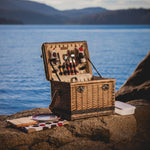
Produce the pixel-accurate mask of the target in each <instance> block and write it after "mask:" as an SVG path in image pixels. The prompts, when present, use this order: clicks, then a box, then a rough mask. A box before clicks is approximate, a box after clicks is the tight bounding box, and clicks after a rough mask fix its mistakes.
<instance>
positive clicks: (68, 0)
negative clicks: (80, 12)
mask: <svg viewBox="0 0 150 150" xmlns="http://www.w3.org/2000/svg"><path fill="white" fill-rule="evenodd" d="M30 1H37V2H40V3H45V4H47V5H50V6H52V7H54V8H56V9H59V10H66V9H74V8H75V9H80V8H86V7H104V8H107V9H123V8H125V9H126V8H141V7H143V8H150V0H30Z"/></svg>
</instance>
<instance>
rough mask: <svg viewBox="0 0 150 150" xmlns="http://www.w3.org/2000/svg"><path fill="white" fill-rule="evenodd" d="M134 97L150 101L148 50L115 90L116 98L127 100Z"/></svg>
mask: <svg viewBox="0 0 150 150" xmlns="http://www.w3.org/2000/svg"><path fill="white" fill-rule="evenodd" d="M135 99H145V100H149V101H150V52H149V53H148V54H147V56H146V57H145V58H144V59H143V60H142V61H141V62H140V63H139V65H138V66H137V67H136V69H135V71H134V72H133V74H132V75H131V76H130V77H129V78H128V79H127V81H126V82H125V83H124V84H123V86H122V87H121V88H120V89H119V90H118V91H117V92H116V100H119V101H124V102H127V101H130V100H135Z"/></svg>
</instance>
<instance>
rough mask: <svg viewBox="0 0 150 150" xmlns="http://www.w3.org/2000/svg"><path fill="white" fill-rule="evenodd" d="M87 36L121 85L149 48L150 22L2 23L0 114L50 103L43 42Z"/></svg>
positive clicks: (99, 64) (100, 63)
mask: <svg viewBox="0 0 150 150" xmlns="http://www.w3.org/2000/svg"><path fill="white" fill-rule="evenodd" d="M82 40H86V41H87V43H88V48H89V53H90V58H91V61H92V62H93V63H94V64H95V66H96V68H97V69H98V70H99V72H100V73H101V75H102V76H103V77H109V78H116V90H118V89H119V88H120V87H121V85H122V84H123V83H124V82H125V81H126V79H127V78H128V77H129V76H130V75H131V74H132V72H133V71H134V69H135V67H136V66H137V64H138V63H139V62H140V61H141V60H142V59H143V58H144V57H145V56H146V55H147V53H148V52H149V50H150V26H123V25H122V26H117V25H116V26H115V25H111V26H105V25H76V26H74V25H60V26H59V25H52V26H51V25H1V26H0V114H12V113H16V112H18V111H23V110H27V109H31V108H37V107H48V105H49V104H50V97H51V95H50V83H49V82H48V81H47V80H46V79H45V73H44V65H43V60H42V59H41V58H40V55H41V45H42V43H44V42H61V41H82ZM93 74H94V75H96V73H95V71H94V70H93Z"/></svg>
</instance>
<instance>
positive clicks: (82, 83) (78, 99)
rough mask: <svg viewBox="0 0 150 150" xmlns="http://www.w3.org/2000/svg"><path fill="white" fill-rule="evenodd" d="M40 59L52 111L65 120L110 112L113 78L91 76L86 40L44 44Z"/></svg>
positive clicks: (113, 87)
mask: <svg viewBox="0 0 150 150" xmlns="http://www.w3.org/2000/svg"><path fill="white" fill-rule="evenodd" d="M42 56H43V62H44V68H45V75H46V79H47V80H48V81H50V82H51V104H50V106H49V108H50V110H51V111H52V112H54V113H55V114H57V115H59V116H61V117H63V118H65V119H67V120H74V119H80V118H87V117H92V116H99V115H110V114H113V113H114V107H115V79H110V78H103V77H101V75H100V74H99V76H93V74H92V67H91V64H92V62H91V61H90V58H89V52H88V46H87V42H86V41H75V42H57V43H44V44H43V45H42ZM92 65H93V64H92ZM93 67H94V65H93ZM94 68H95V67H94ZM96 71H97V70H96Z"/></svg>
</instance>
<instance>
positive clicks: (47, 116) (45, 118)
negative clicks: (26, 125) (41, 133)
mask: <svg viewBox="0 0 150 150" xmlns="http://www.w3.org/2000/svg"><path fill="white" fill-rule="evenodd" d="M32 119H33V120H37V121H50V120H56V119H58V117H57V116H56V115H54V114H38V115H34V116H32Z"/></svg>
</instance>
